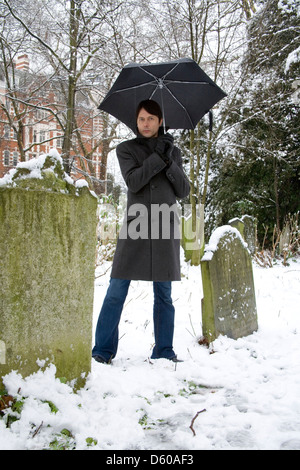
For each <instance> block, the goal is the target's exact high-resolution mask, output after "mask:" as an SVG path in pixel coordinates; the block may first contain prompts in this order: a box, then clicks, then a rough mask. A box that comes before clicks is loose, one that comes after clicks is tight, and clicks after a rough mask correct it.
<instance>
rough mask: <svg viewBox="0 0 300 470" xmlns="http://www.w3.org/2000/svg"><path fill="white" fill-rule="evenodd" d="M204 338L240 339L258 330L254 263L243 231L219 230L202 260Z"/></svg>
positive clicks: (227, 226)
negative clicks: (224, 336)
mask: <svg viewBox="0 0 300 470" xmlns="http://www.w3.org/2000/svg"><path fill="white" fill-rule="evenodd" d="M201 272H202V282H203V294H204V297H203V300H202V328H203V336H204V337H205V338H206V339H207V340H208V341H209V342H212V341H213V340H214V339H216V338H217V337H218V336H219V335H226V336H228V337H229V338H233V339H237V338H240V337H242V336H247V335H249V334H252V333H253V332H254V331H256V330H257V311H256V300H255V290H254V281H253V272H252V261H251V256H250V254H249V251H248V249H247V245H246V244H245V242H244V240H243V238H242V236H241V234H240V233H239V231H238V230H237V229H235V228H233V227H231V226H229V225H225V226H223V227H220V228H218V229H216V230H215V232H214V233H213V234H212V236H211V238H210V241H209V244H208V246H206V248H205V253H204V256H203V258H202V260H201Z"/></svg>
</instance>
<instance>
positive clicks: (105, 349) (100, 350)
mask: <svg viewBox="0 0 300 470" xmlns="http://www.w3.org/2000/svg"><path fill="white" fill-rule="evenodd" d="M129 285H130V281H129V280H124V279H113V278H111V280H110V284H109V287H108V290H107V293H106V297H105V299H104V302H103V305H102V308H101V311H100V315H99V318H98V323H97V327H96V335H95V336H96V338H95V339H96V341H95V346H94V348H93V351H92V356H100V357H101V358H102V359H104V360H105V361H106V362H109V361H110V360H111V359H113V358H114V357H115V355H116V354H117V349H118V341H119V322H120V318H121V314H122V310H123V305H124V302H125V299H126V296H127V293H128V289H129ZM153 291H154V306H153V320H154V338H155V346H154V348H153V351H152V355H151V358H152V359H159V358H166V359H172V358H173V357H175V356H176V354H175V353H174V351H173V334H174V316H175V309H174V307H173V303H172V299H171V282H153Z"/></svg>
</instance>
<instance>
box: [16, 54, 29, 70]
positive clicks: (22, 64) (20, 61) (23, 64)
mask: <svg viewBox="0 0 300 470" xmlns="http://www.w3.org/2000/svg"><path fill="white" fill-rule="evenodd" d="M16 69H17V70H26V71H28V70H29V59H28V55H27V54H23V55H20V56H19V57H18V58H17V60H16Z"/></svg>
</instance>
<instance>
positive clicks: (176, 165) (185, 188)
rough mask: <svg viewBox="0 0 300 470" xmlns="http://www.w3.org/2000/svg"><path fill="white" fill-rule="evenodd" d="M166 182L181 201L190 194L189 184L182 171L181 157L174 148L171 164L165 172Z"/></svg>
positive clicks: (178, 151)
mask: <svg viewBox="0 0 300 470" xmlns="http://www.w3.org/2000/svg"><path fill="white" fill-rule="evenodd" d="M166 175H167V178H168V180H169V181H170V183H171V184H172V186H173V189H174V193H175V196H176V197H178V198H179V199H183V198H185V197H186V196H188V195H189V193H190V183H189V180H188V179H187V177H186V175H185V173H184V171H183V169H182V157H181V152H180V150H179V149H178V148H177V147H175V149H174V152H173V155H172V163H171V165H170V166H169V168H168V169H167V171H166Z"/></svg>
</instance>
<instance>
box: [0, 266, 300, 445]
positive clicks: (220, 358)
mask: <svg viewBox="0 0 300 470" xmlns="http://www.w3.org/2000/svg"><path fill="white" fill-rule="evenodd" d="M103 270H105V269H104V267H103ZM183 273H184V277H183V279H182V281H181V282H176V283H173V301H174V305H175V307H176V330H175V338H174V348H175V351H176V353H177V355H178V357H180V358H182V359H184V362H183V363H180V364H177V365H175V364H173V363H171V362H169V361H167V360H162V359H161V360H158V361H149V357H150V354H151V348H152V345H153V333H152V329H153V328H152V302H153V295H152V284H151V283H147V282H132V284H131V287H130V290H129V294H128V298H127V301H126V306H125V309H124V311H123V316H122V320H121V324H120V342H119V351H118V355H117V357H116V358H115V360H114V361H113V364H112V365H109V366H108V365H104V364H98V363H96V362H94V361H93V362H92V372H91V374H90V376H89V378H88V381H87V384H86V386H85V388H83V389H82V390H80V391H79V392H78V393H73V391H72V389H71V388H70V387H69V386H68V385H67V384H62V383H61V382H60V381H59V380H58V379H55V368H54V366H53V365H48V367H46V368H45V367H44V368H43V369H42V370H41V371H40V372H38V373H36V374H33V375H32V376H30V377H28V378H26V379H25V380H24V379H22V378H21V377H20V376H19V375H18V374H17V373H16V372H11V373H10V374H9V375H7V376H6V386H7V389H8V392H9V393H10V394H12V395H18V392H19V395H20V397H21V396H22V397H26V398H25V400H24V404H23V408H22V412H21V418H20V419H18V420H17V421H15V422H14V423H12V425H11V427H10V428H6V426H5V422H4V420H3V419H2V420H0V449H1V450H3V449H33V450H40V449H45V448H48V447H49V445H50V443H51V442H53V440H54V439H55V436H56V438H57V440H59V439H62V434H61V430H62V429H68V430H69V431H70V432H71V437H69V438H68V445H69V448H71V444H73V447H75V448H76V449H86V448H90V449H95V450H99V449H102V450H146V449H151V450H160V451H161V450H183V451H184V450H190V451H192V450H201V449H207V450H219V449H221V450H222V449H229V450H234V449H236V450H240V449H250V450H257V449H261V450H267V449H270V450H272V449H274V450H277V449H278V450H279V449H282V450H283V449H287V450H290V449H298V450H299V449H300V307H299V306H300V260H298V261H291V262H290V266H287V267H284V266H282V265H281V264H278V265H277V266H274V267H273V268H269V269H263V268H258V267H256V266H254V277H255V286H256V298H257V308H258V321H259V329H258V331H257V332H256V333H254V334H252V335H250V336H248V337H244V338H241V339H238V340H236V341H235V340H231V339H228V338H226V337H219V338H218V339H217V340H216V341H215V342H214V343H213V346H212V347H211V348H210V349H207V348H206V347H204V346H200V345H199V344H198V342H197V339H198V338H199V337H200V336H201V296H202V293H201V287H200V285H201V283H200V270H199V268H197V267H189V266H187V265H185V266H184V268H183ZM108 282H109V272H108V273H106V274H105V275H104V276H101V277H98V278H97V279H96V283H95V307H94V326H95V325H96V322H97V318H98V312H99V309H100V307H101V304H102V300H103V298H104V295H105V292H106V289H107V286H108ZM49 401H51V403H53V404H54V405H55V406H56V408H57V411H56V412H53V410H52V411H51V409H50V406H49ZM198 412H201V413H199V414H198V415H197V413H198ZM194 418H195V419H194ZM58 436H59V437H58ZM87 438H93V440H92V441H87V440H86V439H87ZM87 442H89V443H92V445H91V447H88V444H87Z"/></svg>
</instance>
